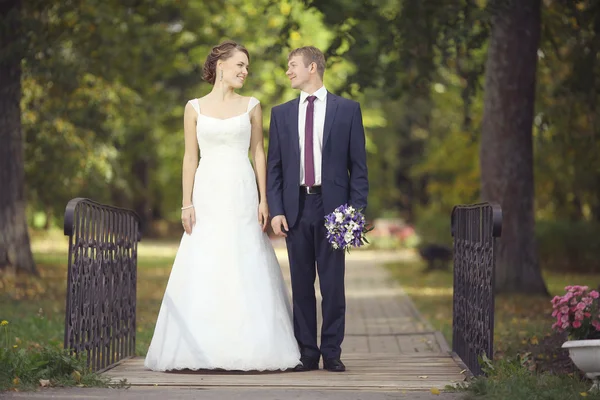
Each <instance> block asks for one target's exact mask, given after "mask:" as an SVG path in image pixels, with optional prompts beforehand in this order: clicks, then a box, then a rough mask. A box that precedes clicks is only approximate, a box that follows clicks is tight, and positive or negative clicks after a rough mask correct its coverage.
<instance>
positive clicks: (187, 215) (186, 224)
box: [181, 207, 196, 235]
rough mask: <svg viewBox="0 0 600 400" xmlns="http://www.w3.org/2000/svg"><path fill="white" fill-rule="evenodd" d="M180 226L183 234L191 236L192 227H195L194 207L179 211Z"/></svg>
mask: <svg viewBox="0 0 600 400" xmlns="http://www.w3.org/2000/svg"><path fill="white" fill-rule="evenodd" d="M181 224H182V225H183V229H184V230H185V233H187V234H188V235H191V234H192V227H193V226H194V225H196V212H195V211H194V207H190V208H186V209H185V210H181Z"/></svg>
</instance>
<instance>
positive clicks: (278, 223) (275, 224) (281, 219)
mask: <svg viewBox="0 0 600 400" xmlns="http://www.w3.org/2000/svg"><path fill="white" fill-rule="evenodd" d="M271 228H273V232H274V233H275V234H276V235H277V236H281V237H287V232H288V231H289V230H290V229H289V228H288V224H287V219H285V215H276V216H274V217H273V219H272V220H271ZM282 228H283V229H282Z"/></svg>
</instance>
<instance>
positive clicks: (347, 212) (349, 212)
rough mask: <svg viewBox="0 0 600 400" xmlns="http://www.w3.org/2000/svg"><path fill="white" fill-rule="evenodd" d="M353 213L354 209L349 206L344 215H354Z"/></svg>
mask: <svg viewBox="0 0 600 400" xmlns="http://www.w3.org/2000/svg"><path fill="white" fill-rule="evenodd" d="M354 211H355V210H354V207H352V206H349V207H348V208H346V214H348V215H352V214H354Z"/></svg>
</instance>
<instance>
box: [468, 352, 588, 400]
mask: <svg viewBox="0 0 600 400" xmlns="http://www.w3.org/2000/svg"><path fill="white" fill-rule="evenodd" d="M531 364H532V362H531V360H530V359H528V358H527V357H516V358H512V359H510V360H508V359H506V360H500V361H496V362H494V363H493V365H489V368H487V372H488V375H487V377H485V378H475V379H473V380H472V381H471V382H470V383H469V385H468V386H464V387H463V388H462V390H463V391H465V392H466V396H465V399H466V400H476V399H485V400H508V399H510V400H578V399H584V398H585V399H590V400H600V393H598V392H595V393H590V392H588V390H589V389H590V384H589V383H588V382H583V381H581V380H579V379H577V378H575V377H573V376H571V375H554V374H548V373H544V374H541V373H534V372H532V371H531V370H530V365H531Z"/></svg>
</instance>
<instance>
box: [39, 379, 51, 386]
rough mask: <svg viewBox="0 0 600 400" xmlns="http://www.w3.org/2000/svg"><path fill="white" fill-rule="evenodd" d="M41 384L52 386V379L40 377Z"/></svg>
mask: <svg viewBox="0 0 600 400" xmlns="http://www.w3.org/2000/svg"><path fill="white" fill-rule="evenodd" d="M40 386H41V387H48V386H50V379H40Z"/></svg>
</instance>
